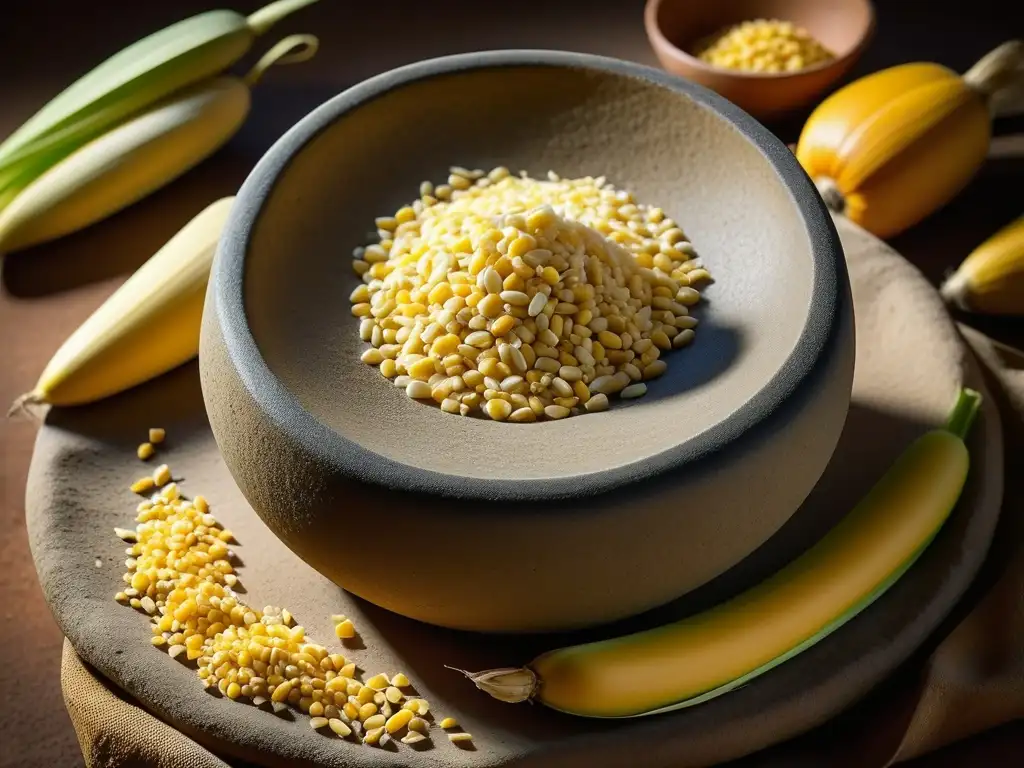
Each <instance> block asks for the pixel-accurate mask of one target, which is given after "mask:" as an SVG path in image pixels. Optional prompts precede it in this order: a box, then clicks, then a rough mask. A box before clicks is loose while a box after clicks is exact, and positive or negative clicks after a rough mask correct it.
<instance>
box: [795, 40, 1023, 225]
mask: <svg viewBox="0 0 1024 768" xmlns="http://www.w3.org/2000/svg"><path fill="white" fill-rule="evenodd" d="M1022 79H1024V43H1022V42H1020V41H1012V42H1009V43H1006V44H1004V45H1002V46H1000V47H999V48H997V49H996V50H994V51H992V52H991V53H990V54H988V55H987V56H986V57H984V58H983V59H982V60H981V61H979V62H978V63H977V64H976V65H975V66H974V67H972V68H971V70H970V71H969V72H967V73H966V74H965V75H963V76H962V77H961V76H960V75H959V74H957V73H956V72H954V71H952V70H950V69H947V68H946V67H943V66H940V65H938V64H931V63H913V64H903V65H900V66H897V67H892V68H890V69H885V70H882V71H880V72H876V73H874V74H872V75H868V76H867V77H864V78H862V79H860V80H857V81H855V82H853V83H851V84H850V85H848V86H846V87H844V88H842V89H840V90H838V91H836V92H835V93H834V94H832V95H831V96H830V97H828V98H827V99H825V101H823V102H822V103H821V105H820V106H819V107H818V108H817V109H816V110H815V111H814V112H813V113H812V114H811V116H810V118H809V119H808V121H807V124H806V125H805V126H804V129H803V132H802V133H801V136H800V140H799V142H798V143H797V147H796V156H797V159H798V160H799V161H800V164H801V165H802V166H803V167H804V169H805V170H806V171H807V173H808V175H809V176H810V177H811V178H812V179H813V180H814V181H815V183H816V184H817V185H818V188H819V190H821V193H822V196H823V197H824V198H825V201H826V202H827V203H828V204H829V206H830V207H831V208H833V209H834V210H836V211H839V212H841V213H843V214H845V215H846V216H847V217H848V218H849V219H851V220H852V221H854V222H856V223H857V224H859V225H861V226H862V227H864V228H865V229H867V230H868V231H870V232H872V233H874V234H875V235H878V236H879V237H889V236H892V235H895V234H898V233H899V232H902V231H903V230H905V229H907V228H908V227H911V226H913V225H914V224H916V223H917V222H919V221H921V220H922V219H924V218H925V217H926V216H928V215H929V214H931V213H932V212H934V211H935V210H937V209H939V208H940V207H942V206H943V205H945V204H946V203H947V202H949V200H951V199H952V198H953V197H954V196H955V195H956V194H957V193H958V192H959V191H960V190H961V189H962V188H963V187H964V186H965V185H966V184H967V183H968V181H969V180H970V179H971V177H972V176H973V175H974V174H975V172H976V171H977V170H978V168H979V167H980V166H981V164H982V162H983V161H984V159H985V156H986V153H987V152H988V146H989V141H990V138H991V122H992V111H991V101H992V100H993V99H995V98H998V97H999V96H1000V94H1002V93H1004V92H1005V91H1007V90H1008V89H1012V88H1014V87H1015V86H1017V85H1018V84H1019V83H1020V81H1021V80H1022Z"/></svg>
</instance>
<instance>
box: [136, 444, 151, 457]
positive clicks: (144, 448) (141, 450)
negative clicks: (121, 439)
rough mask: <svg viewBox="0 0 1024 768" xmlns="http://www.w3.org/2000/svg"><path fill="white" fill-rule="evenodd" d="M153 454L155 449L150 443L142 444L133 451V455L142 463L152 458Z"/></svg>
mask: <svg viewBox="0 0 1024 768" xmlns="http://www.w3.org/2000/svg"><path fill="white" fill-rule="evenodd" d="M154 453H156V448H154V447H153V444H152V443H142V444H141V445H140V446H139V447H138V448H136V449H135V454H136V455H137V456H138V457H139V458H140V459H142V460H143V461H147V460H149V459H151V458H153V454H154Z"/></svg>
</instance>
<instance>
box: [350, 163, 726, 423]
mask: <svg viewBox="0 0 1024 768" xmlns="http://www.w3.org/2000/svg"><path fill="white" fill-rule="evenodd" d="M451 171H452V173H451V176H450V177H449V179H448V182H449V183H448V184H444V185H440V186H437V187H434V186H433V185H432V184H430V183H429V182H424V183H423V185H422V186H421V188H420V198H419V199H418V200H416V201H415V202H413V203H412V204H411V205H409V206H405V207H403V208H401V209H399V210H398V211H396V212H395V214H394V215H393V216H385V217H382V218H378V219H377V220H376V222H375V223H376V226H377V234H378V237H379V239H380V242H378V243H375V244H373V245H370V246H367V247H365V248H364V247H359V248H356V250H355V252H354V256H355V260H354V262H353V268H354V269H355V271H356V273H357V274H358V275H360V276H361V277H362V280H363V282H362V284H361V285H359V286H358V287H357V288H356V289H355V290H354V291H353V292H352V295H351V297H350V299H351V302H352V314H353V315H355V316H356V317H358V318H360V326H359V333H360V337H361V338H362V340H363V341H366V342H369V344H370V346H369V347H368V348H367V349H366V350H365V352H364V353H363V356H362V359H363V361H364V362H366V363H368V364H370V365H376V366H379V368H380V372H381V374H382V375H383V376H384V377H385V378H387V379H391V380H393V382H394V384H395V385H396V386H399V387H402V388H403V389H404V390H405V392H406V394H407V395H408V396H409V397H410V398H413V399H417V400H426V401H429V400H433V401H435V402H436V403H438V404H439V405H440V407H441V410H442V411H445V412H447V413H452V414H461V415H463V416H468V415H470V414H472V413H474V412H483V414H484V415H486V416H487V417H490V418H491V419H494V420H496V421H510V422H534V421H537V420H538V419H561V418H565V417H567V416H570V415H575V414H577V413H580V412H581V410H582V411H588V412H595V411H603V410H606V409H607V408H608V407H609V397H611V396H615V395H618V396H619V397H621V398H626V399H629V398H635V397H640V396H642V395H644V394H645V393H646V391H647V385H646V383H645V382H646V381H649V380H650V379H653V378H656V377H658V376H660V375H662V374H663V373H664V372H665V370H666V368H667V366H666V362H665V361H664V360H663V359H661V358H662V353H664V352H668V351H670V350H672V349H679V348H681V347H685V346H687V345H688V344H690V342H691V341H692V340H693V338H694V328H695V327H696V326H697V320H696V318H694V317H691V316H690V310H689V308H690V307H691V306H693V305H694V304H696V303H697V302H698V301H699V300H700V293H699V291H698V290H697V287H696V286H699V285H700V284H701V283H702V282H704V281H707V280H709V279H710V274H709V273H708V272H707V270H706V269H704V267H703V266H702V265H701V263H700V261H699V260H697V258H696V253H695V251H694V249H693V247H692V246H691V244H690V243H689V242H688V241H687V240H686V236H685V234H684V233H683V231H682V230H681V229H680V228H679V227H678V226H677V225H676V223H675V222H674V221H673V220H672V219H671V218H669V217H667V216H666V215H665V214H664V212H663V211H662V210H661V209H659V208H654V207H650V206H647V205H642V204H638V203H637V202H636V200H634V198H633V196H632V195H631V194H630V193H629V192H627V191H624V190H618V189H616V188H615V187H613V186H612V185H611V184H608V183H607V181H606V180H605V179H604V178H603V177H599V178H592V177H585V178H580V179H561V178H559V177H558V176H557V175H555V174H554V173H549V174H548V178H547V180H543V181H538V180H536V179H532V178H529V177H528V176H526V175H525V174H521V175H520V176H519V177H516V176H513V175H511V174H510V173H509V171H508V170H507V169H506V168H496V169H494V170H492V171H491V172H490V173H486V174H485V173H484V172H483V171H480V170H477V171H469V170H466V169H464V168H458V167H455V168H452V169H451Z"/></svg>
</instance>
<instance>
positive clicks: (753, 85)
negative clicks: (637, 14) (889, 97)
mask: <svg viewBox="0 0 1024 768" xmlns="http://www.w3.org/2000/svg"><path fill="white" fill-rule="evenodd" d="M874 23H875V16H874V9H873V7H872V5H871V3H870V0H836V2H827V3H824V2H820V1H819V0H723V2H716V3H694V2H687V0H648V3H647V7H646V9H645V13H644V25H645V28H646V31H647V37H648V39H649V41H650V43H651V47H652V48H653V50H654V53H655V55H656V56H657V58H658V61H659V62H660V63H661V65H662V66H663V67H664V68H665V69H666V70H667V71H669V72H671V73H672V74H676V75H679V76H681V77H685V78H687V79H688V80H692V81H694V82H696V83H700V84H701V85H704V86H706V87H708V88H711V89H712V90H714V91H716V92H718V93H719V94H721V95H722V96H724V97H725V98H727V99H729V100H730V101H732V102H733V103H734V104H736V105H737V106H739V107H741V108H742V109H744V110H746V111H747V112H749V113H750V114H751V115H753V116H754V117H756V118H758V119H767V118H772V117H776V116H779V115H782V114H784V113H787V112H790V111H792V110H794V109H797V108H799V107H804V106H807V105H808V104H810V103H811V102H813V101H814V100H815V99H817V98H820V96H821V95H822V94H823V93H824V92H825V90H826V89H828V88H829V87H830V86H832V85H833V84H834V83H835V82H836V81H837V80H839V79H840V78H841V77H842V76H843V75H844V74H845V73H846V72H847V71H848V70H849V69H850V67H851V66H852V65H853V64H854V62H855V61H856V60H857V58H858V57H859V56H860V54H861V52H862V51H863V50H864V47H865V46H866V45H867V43H868V41H869V39H870V37H871V33H872V31H873V29H874Z"/></svg>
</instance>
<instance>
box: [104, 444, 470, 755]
mask: <svg viewBox="0 0 1024 768" xmlns="http://www.w3.org/2000/svg"><path fill="white" fill-rule="evenodd" d="M154 436H156V437H157V438H158V439H157V440H153V437H154ZM150 437H151V441H150V443H147V445H151V447H152V443H153V442H160V441H162V440H163V438H164V432H163V430H153V431H151V432H150ZM144 453H145V454H146V455H145V457H144V458H143V460H146V459H148V458H150V457H151V456H152V455H153V451H149V450H147V451H145V452H144ZM140 458H142V453H140ZM132 491H134V492H135V493H140V494H145V493H149V492H153V493H152V495H151V496H150V497H149V498H147V499H145V500H144V501H142V502H141V503H139V505H138V507H137V516H136V526H135V527H134V528H131V529H122V528H115V529H114V532H115V533H116V534H117V535H118V536H119V537H120V538H122V539H123V540H125V541H126V542H129V543H130V544H131V546H129V547H128V549H127V550H126V553H127V555H128V559H127V560H126V561H125V566H126V567H127V572H126V573H125V574H124V581H125V583H126V584H127V587H126V588H125V589H124V591H122V592H118V593H117V594H116V595H115V596H114V598H115V600H117V601H118V602H121V603H126V604H128V605H130V606H131V607H132V608H135V609H138V610H140V611H143V612H144V613H145V614H147V615H148V616H150V617H151V622H152V631H153V635H152V640H151V642H152V644H153V645H154V646H157V647H159V648H164V649H166V651H167V653H168V655H170V656H171V657H172V658H177V659H181V660H182V661H186V662H194V663H195V664H196V665H197V674H198V676H199V679H200V680H201V681H202V683H203V685H204V686H205V687H207V688H213V687H215V688H216V689H217V690H218V691H219V692H220V693H221V694H222V695H223V696H226V697H227V698H228V699H245V700H249V701H251V702H252V704H254V705H256V706H258V707H266V708H269V709H272V710H273V711H275V712H280V711H282V710H284V709H286V708H288V707H294V708H296V709H298V710H300V711H302V712H304V713H306V714H308V715H309V716H310V720H309V724H310V726H311V727H312V728H313V729H314V730H317V731H320V732H323V733H328V732H330V733H333V734H336V735H337V736H338V737H340V738H349V739H351V740H355V741H360V742H362V743H364V744H375V745H378V746H384V745H386V744H387V743H388V742H389V741H391V740H392V739H398V738H400V739H401V741H402V742H403V743H405V744H417V743H419V742H425V741H426V740H427V739H428V738H429V732H430V728H431V719H432V718H431V715H430V704H429V703H428V702H427V700H426V699H424V698H419V697H416V696H413V695H411V692H410V690H409V688H410V686H411V683H410V680H409V678H408V677H407V676H406V675H405V674H403V673H401V672H399V673H396V674H393V675H390V676H389V675H385V674H377V675H373V676H371V677H369V678H368V679H366V680H365V681H361V680H360V679H359V674H358V672H357V668H356V664H355V662H354V661H350V660H349V659H348V658H346V657H345V656H343V655H342V654H340V653H330V652H329V651H328V649H327V648H325V647H324V646H323V645H319V644H317V643H314V642H312V641H311V640H310V639H309V638H308V637H307V636H306V632H305V629H304V628H303V627H301V626H294V623H293V618H292V616H291V614H290V613H289V612H288V610H287V609H283V608H277V607H273V606H267V607H265V608H264V609H263V610H262V611H260V610H258V609H256V608H252V607H250V606H248V605H247V604H246V603H245V601H244V600H242V598H241V597H240V596H239V595H238V594H237V593H236V592H235V590H234V589H233V587H235V586H236V585H237V584H238V576H237V574H236V573H235V569H234V566H233V565H232V558H233V553H232V551H231V549H230V548H229V546H228V545H229V544H230V543H231V542H232V541H233V535H232V533H231V531H229V530H226V529H224V528H223V527H221V526H220V524H219V523H218V522H217V520H216V518H215V517H214V516H213V515H212V514H211V512H210V507H209V504H208V502H207V501H206V499H204V498H203V497H202V496H195V497H194V498H192V499H187V498H185V497H184V496H183V495H182V493H181V490H180V489H179V487H178V485H177V483H176V482H173V480H172V475H171V470H170V468H169V467H168V466H167V465H166V464H162V465H160V466H159V467H157V468H156V469H155V470H154V471H153V473H152V474H151V475H147V476H145V477H142V478H140V479H139V480H137V481H136V482H135V483H134V484H133V485H132ZM332 620H333V621H334V624H335V634H336V635H337V637H338V638H341V639H342V640H344V639H348V638H352V637H354V636H355V634H356V630H355V626H354V624H353V623H352V621H351V619H348V618H346V617H345V616H340V615H339V616H333V617H332ZM440 727H441V728H442V729H444V730H445V732H446V733H447V736H448V739H449V740H450V741H451V742H453V743H455V744H459V745H466V744H468V743H469V742H470V741H471V739H472V736H471V735H470V734H468V733H466V732H464V731H462V730H461V729H459V726H458V723H457V722H456V721H455V720H454V719H453V718H444V719H443V720H442V721H441V723H440ZM421 746H424V745H423V744H421Z"/></svg>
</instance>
